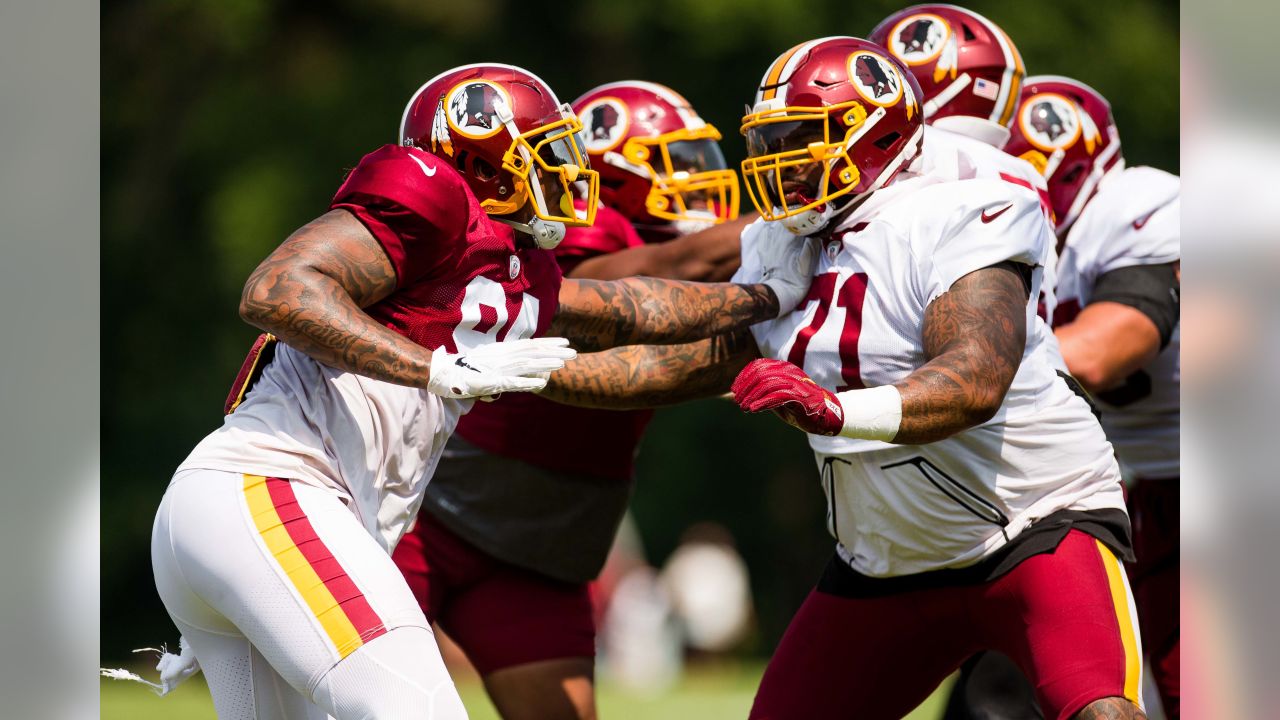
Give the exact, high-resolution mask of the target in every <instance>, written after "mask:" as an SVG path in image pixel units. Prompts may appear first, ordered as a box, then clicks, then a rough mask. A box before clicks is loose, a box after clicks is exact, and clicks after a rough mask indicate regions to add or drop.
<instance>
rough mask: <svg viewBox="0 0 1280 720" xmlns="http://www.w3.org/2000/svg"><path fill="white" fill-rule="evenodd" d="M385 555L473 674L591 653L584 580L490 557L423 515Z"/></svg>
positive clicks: (591, 626)
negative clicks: (576, 581) (555, 576)
mask: <svg viewBox="0 0 1280 720" xmlns="http://www.w3.org/2000/svg"><path fill="white" fill-rule="evenodd" d="M393 558H394V559H395V561H396V565H397V566H399V568H400V572H401V573H402V574H403V575H404V577H405V580H407V581H408V582H409V588H410V589H411V590H413V594H414V596H415V597H417V599H418V604H419V605H420V606H421V607H422V611H423V612H424V613H425V614H426V616H427V618H428V619H429V620H431V621H432V622H436V623H439V624H440V627H441V628H443V629H444V631H445V632H446V633H448V634H449V637H451V638H453V640H454V642H456V643H458V646H459V647H461V648H462V650H463V652H465V653H466V654H467V658H468V659H469V660H471V663H472V664H473V665H475V666H476V670H477V671H479V672H480V674H481V675H488V674H489V673H492V672H495V671H497V670H502V669H504V668H509V667H514V666H516V665H524V664H526V663H532V662H539V661H542V660H556V659H560V658H571V657H595V637H596V631H595V619H594V617H593V616H592V605H591V597H590V594H589V592H588V587H587V585H586V583H581V584H573V583H566V582H561V581H559V580H554V579H552V578H549V577H546V576H544V575H540V574H538V573H535V572H533V571H530V570H525V569H523V568H519V567H516V566H514V565H510V564H508V563H505V562H502V561H501V560H496V559H494V558H493V557H491V556H489V555H487V554H486V553H485V552H484V551H482V550H480V549H478V548H476V547H475V546H473V545H471V544H470V543H468V542H466V541H465V540H463V539H462V538H459V537H458V536H457V535H454V534H453V533H451V532H449V530H448V529H446V528H445V527H444V526H443V525H441V524H440V523H439V522H437V521H436V520H434V519H432V518H431V516H429V515H427V514H425V513H424V514H420V515H419V516H418V521H417V524H416V525H415V527H414V528H413V530H411V531H410V532H409V533H407V534H406V535H405V536H404V538H403V539H402V540H401V541H400V544H399V545H398V546H396V551H395V554H394V555H393Z"/></svg>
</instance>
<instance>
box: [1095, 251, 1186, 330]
mask: <svg viewBox="0 0 1280 720" xmlns="http://www.w3.org/2000/svg"><path fill="white" fill-rule="evenodd" d="M1099 301H1107V302H1115V303H1120V304H1121V305H1128V306H1129V307H1131V308H1133V309H1135V310H1137V311H1138V312H1141V313H1142V314H1143V315H1146V316H1147V317H1149V318H1151V322H1153V323H1155V325H1156V329H1157V330H1159V331H1160V349H1161V350H1163V349H1165V347H1167V346H1168V345H1169V340H1170V339H1171V338H1172V337H1173V331H1174V328H1176V327H1177V326H1178V308H1179V303H1180V290H1179V286H1178V276H1177V273H1175V272H1174V269H1173V264H1172V263H1164V264H1161V265H1131V266H1129V267H1123V268H1119V269H1116V270H1112V271H1111V272H1109V273H1105V274H1103V275H1102V276H1101V277H1099V278H1098V281H1097V283H1096V284H1095V285H1094V288H1093V297H1092V298H1091V299H1090V302H1091V303H1095V302H1099Z"/></svg>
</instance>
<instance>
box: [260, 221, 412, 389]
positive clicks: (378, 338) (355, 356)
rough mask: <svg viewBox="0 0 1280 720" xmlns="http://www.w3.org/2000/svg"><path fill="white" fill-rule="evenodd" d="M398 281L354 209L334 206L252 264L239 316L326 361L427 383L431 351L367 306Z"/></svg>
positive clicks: (343, 367)
mask: <svg viewBox="0 0 1280 720" xmlns="http://www.w3.org/2000/svg"><path fill="white" fill-rule="evenodd" d="M395 288H396V274H395V269H394V268H393V267H392V265H391V261H390V260H389V259H388V258H387V255H386V253H385V252H384V251H383V249H382V246H381V245H379V244H378V241H377V240H376V239H374V237H373V235H371V234H370V233H369V231H368V230H367V229H366V228H365V226H364V225H363V224H361V223H360V221H359V220H357V219H356V218H355V217H354V216H352V215H351V214H350V213H348V212H346V211H345V210H331V211H329V212H327V213H325V214H324V215H321V216H320V217H318V218H316V219H315V220H312V221H311V222H309V223H307V224H306V225H304V226H302V227H301V228H299V229H298V230H297V231H296V232H294V233H293V234H292V235H290V236H289V238H288V239H287V240H285V241H284V243H283V244H281V245H280V247H278V248H276V250H275V252H273V253H271V255H270V256H269V257H268V258H267V259H266V260H263V261H262V264H260V265H259V266H258V268H257V269H256V270H254V271H253V274H252V275H250V276H249V280H248V282H246V283H245V286H244V293H243V294H242V295H241V298H240V316H241V317H242V318H244V319H245V321H246V322H248V323H249V324H251V325H254V326H256V327H259V328H261V329H263V330H265V331H267V332H270V333H272V334H274V335H275V336H276V337H278V338H280V339H281V340H282V341H283V342H285V343H287V344H289V345H290V346H291V347H294V348H296V349H297V350H300V351H302V352H304V353H306V354H307V355H310V356H311V357H313V358H315V359H316V360H319V361H320V362H322V363H324V364H326V365H329V366H332V367H335V368H338V369H340V370H346V371H348V372H354V373H359V374H361V375H366V376H368V377H371V378H374V379H377V380H385V381H387V382H393V383H397V384H400V385H411V386H415V387H424V388H425V387H427V383H428V379H429V375H430V373H429V367H430V362H431V351H430V350H427V349H426V348H424V347H422V346H420V345H418V344H417V343H415V342H413V341H412V340H410V339H408V338H406V337H404V336H403V335H400V334H398V333H396V332H393V331H392V330H390V329H388V328H386V327H385V326H383V325H381V324H380V323H378V322H377V321H375V320H374V319H373V318H371V317H369V316H368V315H367V314H365V313H364V311H363V310H361V308H364V307H368V306H369V305H372V304H373V303H376V302H378V301H379V300H381V299H383V298H385V297H386V296H388V295H390V294H391V292H392V291H393V290H395Z"/></svg>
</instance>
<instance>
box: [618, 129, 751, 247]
mask: <svg viewBox="0 0 1280 720" xmlns="http://www.w3.org/2000/svg"><path fill="white" fill-rule="evenodd" d="M719 140H720V131H719V130H716V129H715V127H713V126H711V125H706V126H704V127H702V128H698V129H695V130H689V129H685V128H681V129H679V130H673V131H671V132H669V133H663V134H662V135H659V136H657V137H650V138H631V139H630V140H628V141H627V142H626V144H624V145H623V147H622V157H623V159H625V160H626V161H627V162H629V163H631V164H632V165H636V166H639V167H641V168H644V170H645V172H646V173H647V174H648V175H649V180H650V182H651V187H650V190H649V195H648V196H647V197H646V198H645V209H646V210H648V212H649V214H650V215H652V216H654V217H656V218H660V219H663V220H669V221H673V222H675V221H681V220H711V221H712V222H714V223H717V224H718V223H722V222H726V221H728V220H733V219H734V218H736V217H738V175H737V173H735V172H734V171H733V170H731V169H729V168H727V167H726V165H725V161H724V155H723V154H722V153H721V152H720V145H719V144H718V143H719Z"/></svg>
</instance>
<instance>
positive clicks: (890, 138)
mask: <svg viewBox="0 0 1280 720" xmlns="http://www.w3.org/2000/svg"><path fill="white" fill-rule="evenodd" d="M901 137H902V133H900V132H897V131H894V132H891V133H888V134H886V135H882V136H880V139H878V140H876V141H875V146H876V147H878V148H880V149H881V150H884V151H886V152H887V151H888V150H889V148H891V147H893V144H894V143H896V142H898V138H901Z"/></svg>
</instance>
